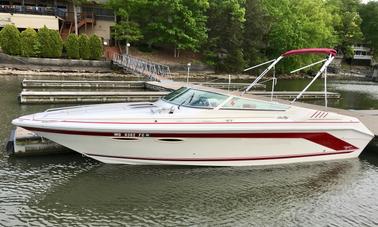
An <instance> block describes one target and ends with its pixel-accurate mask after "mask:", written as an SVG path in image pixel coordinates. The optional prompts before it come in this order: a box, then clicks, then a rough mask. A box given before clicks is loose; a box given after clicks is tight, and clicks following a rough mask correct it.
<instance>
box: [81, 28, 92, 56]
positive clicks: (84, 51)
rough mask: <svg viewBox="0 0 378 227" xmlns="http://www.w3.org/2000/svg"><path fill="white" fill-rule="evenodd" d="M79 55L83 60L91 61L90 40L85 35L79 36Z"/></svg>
mask: <svg viewBox="0 0 378 227" xmlns="http://www.w3.org/2000/svg"><path fill="white" fill-rule="evenodd" d="M79 54H80V58H81V59H85V60H87V59H89V54H90V50H89V40H88V36H87V35H85V34H82V35H79Z"/></svg>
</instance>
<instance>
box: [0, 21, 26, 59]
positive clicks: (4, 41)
mask: <svg viewBox="0 0 378 227" xmlns="http://www.w3.org/2000/svg"><path fill="white" fill-rule="evenodd" d="M20 44H21V38H20V31H19V30H18V29H17V28H16V26H14V25H10V24H7V25H5V26H4V28H3V29H1V31H0V45H1V48H2V49H3V51H4V53H6V54H10V55H19V54H20V53H21V48H20Z"/></svg>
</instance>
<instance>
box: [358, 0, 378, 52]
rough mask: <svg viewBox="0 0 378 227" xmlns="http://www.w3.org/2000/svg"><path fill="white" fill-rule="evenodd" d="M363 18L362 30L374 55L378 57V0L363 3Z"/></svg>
mask: <svg viewBox="0 0 378 227" xmlns="http://www.w3.org/2000/svg"><path fill="white" fill-rule="evenodd" d="M359 12H360V15H361V18H362V24H361V30H362V32H363V34H364V36H365V40H366V42H367V43H369V44H370V45H371V47H372V48H373V52H374V56H375V57H376V58H377V57H378V2H369V3H367V4H366V5H362V6H361V8H360V10H359Z"/></svg>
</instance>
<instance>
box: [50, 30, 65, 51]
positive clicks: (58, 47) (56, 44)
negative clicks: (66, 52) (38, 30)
mask: <svg viewBox="0 0 378 227" xmlns="http://www.w3.org/2000/svg"><path fill="white" fill-rule="evenodd" d="M50 36H51V40H52V45H53V48H52V57H53V58H60V57H61V56H62V51H63V40H62V37H60V34H59V32H58V31H55V30H51V29H50Z"/></svg>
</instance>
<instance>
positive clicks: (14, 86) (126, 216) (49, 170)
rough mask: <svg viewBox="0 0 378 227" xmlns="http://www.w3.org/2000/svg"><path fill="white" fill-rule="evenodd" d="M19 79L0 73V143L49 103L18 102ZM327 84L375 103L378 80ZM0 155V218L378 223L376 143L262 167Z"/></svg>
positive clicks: (358, 103)
mask: <svg viewBox="0 0 378 227" xmlns="http://www.w3.org/2000/svg"><path fill="white" fill-rule="evenodd" d="M20 82H21V78H17V77H0V108H1V110H0V123H1V130H0V140H1V146H2V150H3V147H4V146H5V143H6V141H7V138H8V134H9V131H10V129H11V127H12V126H11V125H10V121H11V120H12V119H13V118H15V117H17V116H19V115H23V114H27V113H32V112H37V111H41V110H44V109H46V108H50V107H53V106H47V105H19V104H18V102H17V99H16V97H17V95H18V93H19V92H20ZM305 82H306V81H304V80H292V81H279V83H278V88H279V90H300V89H301V88H302V87H304V86H305ZM321 86H322V85H321V83H318V84H315V87H318V88H319V87H321ZM330 89H331V90H334V91H338V92H340V93H341V95H342V97H343V99H341V100H339V101H331V103H330V105H332V106H335V107H343V108H347V109H370V108H373V109H377V108H378V84H375V83H367V82H348V83H345V82H340V81H335V82H330ZM318 102H319V103H320V102H322V101H318ZM1 155H2V154H1V153H0V225H4V226H16V225H19V226H24V225H27V226H41V225H43V226H45V225H47V226H52V225H54V226H61V225H64V226H88V225H93V226H119V225H131V226H160V225H165V226H182V225H184V226H187V225H200V226H208V225H210V226H214V225H216V226H219V225H220V226H249V225H255V226H298V225H299V226H377V225H378V189H377V188H378V149H377V148H375V147H370V148H369V149H367V150H365V151H364V152H363V154H362V155H361V157H360V158H359V159H353V160H347V161H340V162H327V163H314V164H301V165H287V166H275V167H259V168H256V167H232V168H224V167H222V168H206V167H201V168H198V167H148V166H125V165H123V166H121V165H105V164H101V163H99V162H96V161H93V160H90V159H87V158H84V157H82V156H80V155H75V154H69V155H58V156H57V155H55V156H44V157H29V158H8V157H3V156H1Z"/></svg>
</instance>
